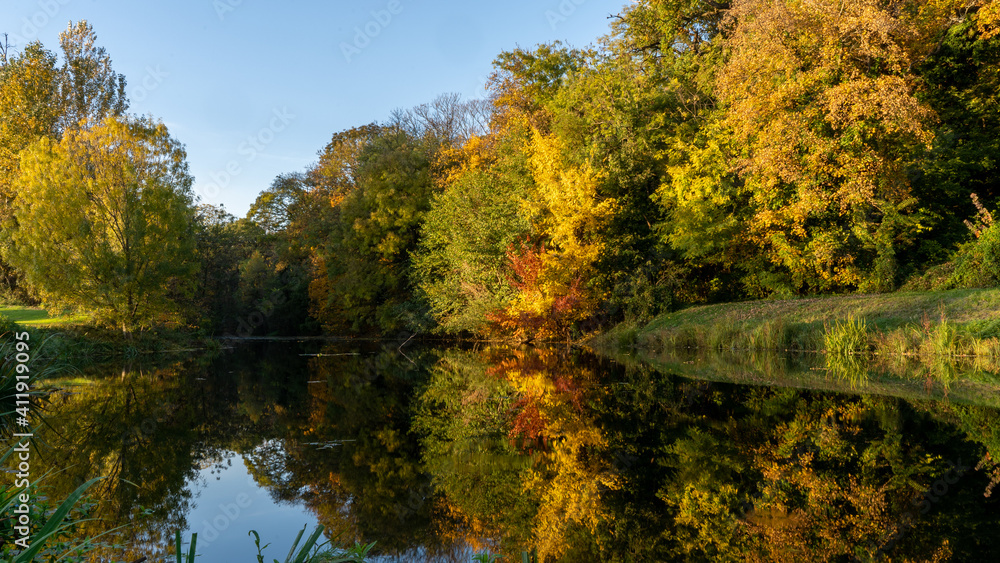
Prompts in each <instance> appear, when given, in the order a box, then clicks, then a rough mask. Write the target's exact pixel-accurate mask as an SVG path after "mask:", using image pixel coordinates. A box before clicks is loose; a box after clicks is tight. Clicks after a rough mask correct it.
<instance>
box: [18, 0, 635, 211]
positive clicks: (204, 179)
mask: <svg viewBox="0 0 1000 563" xmlns="http://www.w3.org/2000/svg"><path fill="white" fill-rule="evenodd" d="M625 3H626V0H506V1H492V2H481V1H475V0H471V1H466V2H457V1H451V0H449V1H441V2H429V1H426V0H424V1H417V0H370V1H369V0H351V1H349V0H291V1H287V2H279V1H277V0H172V1H165V0H146V1H135V0H132V1H124V0H3V2H0V33H4V32H6V33H8V34H9V35H10V38H11V42H12V43H16V44H17V45H16V46H15V47H18V48H19V47H23V45H24V42H26V41H30V40H33V39H39V40H41V41H42V43H43V44H44V45H45V46H46V47H47V48H48V49H50V50H52V51H53V52H56V53H58V52H59V42H58V35H59V32H61V31H63V30H64V29H66V26H67V24H68V22H70V21H77V20H81V19H86V20H88V21H89V22H90V23H91V24H92V25H93V27H94V31H95V32H96V34H97V38H98V44H99V45H100V46H103V47H105V49H106V50H107V52H108V54H109V55H110V56H111V59H112V61H113V63H114V67H115V70H116V71H117V72H120V73H123V74H125V76H126V78H127V79H128V94H129V98H130V100H131V108H130V111H131V112H132V113H138V114H144V115H145V114H149V115H152V116H153V117H156V118H159V119H161V120H163V121H164V122H165V123H166V124H167V126H168V127H169V129H170V131H171V134H172V135H173V136H174V137H176V138H177V139H178V140H180V141H181V142H182V143H184V144H185V146H186V148H187V153H188V162H189V164H190V166H191V173H192V174H193V175H194V177H195V191H196V193H198V195H199V196H200V198H201V200H202V201H203V202H205V203H212V204H216V205H218V204H223V205H225V207H226V209H227V210H228V211H229V212H230V213H233V214H234V215H237V216H242V215H244V214H245V213H246V211H247V209H248V208H249V206H250V204H251V203H252V202H253V200H254V199H255V198H256V196H257V194H258V193H260V191H261V190H263V189H265V188H267V187H268V186H269V185H270V183H271V180H273V179H274V177H275V176H277V175H278V174H281V173H285V172H294V171H299V170H303V169H304V168H305V167H306V166H308V165H309V164H310V163H312V162H314V161H315V159H316V153H317V152H318V151H319V150H320V149H322V148H323V147H324V146H325V145H326V143H327V142H328V141H329V139H330V137H331V136H332V135H333V134H334V133H335V132H337V131H341V130H344V129H348V128H350V127H354V126H357V125H363V124H366V123H371V122H373V121H382V120H385V119H386V118H388V117H389V114H390V112H391V111H392V110H393V109H396V108H409V107H413V106H415V105H418V104H421V103H424V102H429V101H431V100H432V99H433V98H434V97H436V96H437V95H439V94H442V93H446V92H457V93H460V94H462V95H463V97H465V98H470V97H481V96H482V94H483V85H484V83H485V81H486V78H487V76H488V75H489V73H490V70H491V63H492V61H493V59H494V58H495V57H496V55H497V54H499V53H500V52H502V51H504V50H510V49H513V48H515V47H523V48H531V47H534V46H535V45H537V44H539V43H546V42H550V41H553V40H562V41H563V42H565V43H568V44H569V45H571V46H573V47H584V46H587V45H589V44H592V43H594V42H596V40H597V38H598V37H600V36H602V35H605V34H606V33H607V32H608V25H609V23H610V22H609V20H608V16H609V15H611V14H617V13H619V12H620V11H621V9H622V6H623V5H624V4H625Z"/></svg>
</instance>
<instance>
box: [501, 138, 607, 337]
mask: <svg viewBox="0 0 1000 563" xmlns="http://www.w3.org/2000/svg"><path fill="white" fill-rule="evenodd" d="M528 150H529V155H530V156H529V162H530V167H531V174H532V178H533V180H534V182H533V186H532V187H531V189H529V192H528V194H527V197H525V198H524V199H523V200H522V201H521V202H520V205H521V212H522V213H523V214H524V216H525V217H527V218H528V220H529V222H530V223H531V224H532V226H533V230H534V231H535V232H536V233H538V234H539V235H540V236H539V238H540V239H541V245H540V246H538V247H531V246H530V245H522V246H521V248H519V249H515V248H511V250H510V252H508V258H509V259H510V261H511V263H512V264H511V265H512V269H513V270H514V272H515V275H516V277H517V278H518V279H516V280H513V281H514V285H515V287H516V288H517V290H518V293H517V295H516V296H515V297H514V299H513V300H512V302H511V303H510V305H508V306H507V307H506V309H505V310H504V311H502V312H500V313H497V314H495V315H493V319H494V320H495V321H496V322H497V323H498V324H500V325H501V326H504V327H506V328H513V329H516V330H517V331H519V332H522V333H523V334H522V336H527V337H535V336H540V337H551V336H556V335H559V334H561V333H564V332H565V330H566V329H567V328H568V327H569V326H570V325H571V324H572V323H573V322H575V321H579V320H582V319H585V318H587V317H588V316H590V315H591V314H592V313H593V310H594V307H595V306H596V297H597V296H595V295H592V292H591V291H590V289H589V288H588V283H587V282H588V281H589V280H590V278H591V277H592V276H593V273H594V272H593V267H594V264H595V262H596V261H597V259H598V257H599V256H600V254H601V250H602V249H603V242H602V241H601V239H600V236H599V229H600V227H601V225H602V224H603V223H604V222H605V221H607V220H608V218H609V217H610V216H611V214H612V212H613V211H614V208H615V202H614V200H613V199H607V198H601V197H599V195H598V193H597V190H598V183H599V178H600V176H599V172H598V171H597V170H595V169H593V168H592V167H591V166H590V165H589V164H588V163H586V162H584V163H574V162H571V161H570V159H569V158H568V157H567V155H566V149H565V146H564V144H563V142H562V141H561V140H560V139H559V138H558V137H556V136H555V135H546V134H543V133H541V132H539V131H538V130H537V129H533V130H532V135H531V141H530V146H529V147H528Z"/></svg>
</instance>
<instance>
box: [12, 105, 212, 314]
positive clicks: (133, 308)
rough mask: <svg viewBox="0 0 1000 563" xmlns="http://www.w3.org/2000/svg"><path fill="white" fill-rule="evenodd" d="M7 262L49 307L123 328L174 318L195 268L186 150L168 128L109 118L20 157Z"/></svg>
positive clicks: (138, 120) (45, 141)
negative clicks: (79, 312) (77, 312)
mask: <svg viewBox="0 0 1000 563" xmlns="http://www.w3.org/2000/svg"><path fill="white" fill-rule="evenodd" d="M20 170H21V172H20V175H19V177H18V179H17V181H16V185H15V187H16V189H17V190H18V197H17V199H16V200H15V202H14V206H13V214H14V217H15V219H16V221H17V227H16V229H15V230H14V231H13V233H12V234H11V236H10V240H9V241H7V243H6V244H5V248H4V249H3V250H4V257H5V259H7V260H9V261H10V263H11V264H13V265H14V266H15V267H16V268H17V269H18V270H19V271H21V272H23V273H24V276H25V278H26V279H27V280H28V282H29V284H30V285H31V286H32V287H34V288H37V290H38V292H39V294H40V296H41V297H42V299H43V300H44V301H45V302H47V303H49V304H51V305H53V306H64V307H65V306H68V307H73V308H77V309H82V310H85V311H90V312H92V313H93V314H94V315H95V317H96V318H97V319H98V320H100V321H104V322H106V323H107V324H109V325H111V326H117V327H121V328H122V329H123V331H125V332H131V331H132V330H134V329H136V328H142V327H145V326H149V324H150V323H152V322H154V321H155V320H157V319H160V318H163V317H165V316H169V315H170V314H171V313H173V312H176V305H175V304H174V303H173V299H172V298H173V297H174V296H176V295H179V294H180V293H181V292H182V290H183V288H184V287H185V285H186V281H185V280H186V279H188V278H189V277H190V274H191V273H192V272H193V270H194V269H195V268H196V264H195V263H194V262H193V261H192V256H193V237H192V232H193V231H192V223H193V221H194V211H193V207H192V196H191V177H190V175H188V172H187V163H186V161H185V153H184V150H183V148H182V147H181V145H180V144H179V143H178V142H177V141H175V140H174V139H172V138H171V137H170V135H169V134H168V132H167V128H166V126H164V125H163V124H162V123H156V122H153V121H150V120H148V119H142V118H131V119H121V118H107V119H105V120H104V121H103V122H101V123H100V124H95V125H93V126H90V127H85V128H81V129H72V130H68V131H66V133H65V134H64V136H63V138H62V140H61V141H58V142H55V141H52V140H50V139H48V138H43V139H41V140H40V141H38V142H37V143H35V144H34V145H32V146H31V147H29V148H28V149H26V150H25V151H24V152H23V153H22V156H21V162H20Z"/></svg>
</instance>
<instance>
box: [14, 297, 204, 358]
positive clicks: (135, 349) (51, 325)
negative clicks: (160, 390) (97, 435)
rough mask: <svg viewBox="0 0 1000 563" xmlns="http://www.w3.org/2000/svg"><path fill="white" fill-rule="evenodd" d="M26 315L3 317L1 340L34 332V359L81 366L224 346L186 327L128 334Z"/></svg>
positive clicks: (72, 320)
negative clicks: (22, 333)
mask: <svg viewBox="0 0 1000 563" xmlns="http://www.w3.org/2000/svg"><path fill="white" fill-rule="evenodd" d="M21 310H24V309H21ZM28 311H31V310H30V309H28ZM26 316H27V317H28V318H27V319H26V320H25V319H23V317H22V318H21V319H20V320H16V321H15V320H12V318H11V317H9V316H6V315H4V316H0V341H7V340H9V339H10V336H11V334H13V333H15V332H21V331H26V332H28V334H29V335H30V337H29V340H28V341H29V342H30V343H31V349H32V358H34V359H40V360H46V361H55V362H57V363H59V364H60V365H64V366H72V367H74V368H78V369H82V368H84V367H88V366H92V365H95V364H102V363H104V362H109V361H120V360H123V359H124V360H131V359H133V358H137V357H139V356H141V355H147V354H155V353H167V352H180V353H187V352H193V351H196V350H206V349H208V350H217V349H219V348H220V347H221V345H220V344H219V342H218V341H217V340H215V339H213V338H210V337H208V336H205V335H204V334H202V333H201V332H199V331H197V330H192V329H188V328H183V327H181V328H165V327H161V328H157V329H155V330H146V331H142V332H137V333H133V334H131V335H130V336H128V337H126V336H125V335H123V334H122V333H121V331H117V330H110V329H107V328H102V327H97V326H93V325H88V324H85V323H84V321H83V320H82V319H78V318H77V317H72V316H66V317H47V318H45V319H40V318H39V317H38V315H37V313H31V314H29V315H26ZM45 321H50V322H45Z"/></svg>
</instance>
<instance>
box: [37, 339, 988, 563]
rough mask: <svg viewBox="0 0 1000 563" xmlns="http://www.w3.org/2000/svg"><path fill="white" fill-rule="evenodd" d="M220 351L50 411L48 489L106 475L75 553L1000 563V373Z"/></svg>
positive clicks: (99, 377) (514, 352) (491, 352)
mask: <svg viewBox="0 0 1000 563" xmlns="http://www.w3.org/2000/svg"><path fill="white" fill-rule="evenodd" d="M227 346H231V347H230V348H228V349H226V350H223V351H222V352H219V353H211V354H201V353H195V352H192V353H190V354H191V355H186V356H179V357H169V358H140V359H139V360H136V361H135V362H133V363H131V364H128V365H124V366H121V365H118V366H109V367H105V368H102V369H101V370H98V371H97V372H95V373H92V374H88V378H87V380H88V382H86V383H80V384H78V385H74V386H71V387H67V388H66V389H65V390H64V391H62V392H60V393H58V394H56V395H54V396H53V397H52V400H51V402H50V404H49V406H48V409H47V421H48V423H49V425H50V428H49V429H48V430H47V431H46V434H45V441H46V443H47V446H46V447H44V448H42V449H43V453H44V455H43V456H42V459H43V461H42V462H40V463H44V464H46V465H47V467H48V468H50V469H54V470H60V472H59V473H56V474H53V475H51V476H50V477H48V478H47V479H46V483H47V485H48V487H49V493H50V494H52V495H53V496H54V497H55V498H60V497H59V495H66V494H68V493H69V492H70V491H72V490H73V489H74V488H75V487H76V486H77V485H79V484H80V483H83V482H85V481H86V480H87V479H89V478H91V477H94V476H106V477H107V478H106V479H105V480H104V481H102V482H101V483H100V484H99V485H97V486H96V487H95V488H93V489H92V490H91V493H92V497H93V504H92V505H91V506H90V513H91V516H93V517H95V518H97V520H93V521H90V522H85V523H83V524H81V526H80V529H79V530H77V534H78V535H79V536H81V537H82V536H87V535H89V536H94V535H96V534H98V533H101V532H102V531H105V530H108V529H112V528H116V527H119V526H120V528H118V529H117V530H115V531H114V532H112V533H111V534H110V535H108V536H104V537H102V538H101V539H100V540H99V541H103V542H104V543H105V544H107V545H106V546H105V547H103V548H101V549H99V550H98V551H97V552H95V554H96V555H95V556H94V560H105V561H110V560H115V561H134V560H137V559H139V558H140V557H141V556H146V557H148V558H149V559H148V560H149V561H166V560H167V558H166V554H168V553H170V554H172V553H173V537H174V533H175V532H176V531H177V530H182V531H183V536H184V538H185V542H187V541H189V539H190V537H191V534H192V533H197V534H198V543H197V552H198V553H199V555H200V556H201V557H200V558H199V561H203V562H211V563H226V562H233V563H242V562H247V563H252V562H255V561H256V560H257V559H256V555H257V548H256V546H255V545H254V538H253V537H252V536H250V535H248V534H249V531H250V530H255V531H257V532H258V533H259V534H260V538H261V541H260V544H261V545H262V546H263V545H265V544H270V546H269V547H267V548H266V549H265V550H264V555H265V561H271V560H272V559H279V560H284V557H285V555H286V554H287V553H288V549H289V547H291V544H292V542H293V541H294V539H295V536H296V534H297V533H298V532H299V530H301V529H303V527H305V528H307V530H306V535H308V533H309V532H310V531H312V529H313V528H314V527H315V526H316V525H317V524H322V525H323V526H324V527H325V529H326V532H325V537H326V539H332V540H334V541H335V543H337V544H339V545H353V544H354V543H355V542H360V543H363V544H368V543H371V542H376V543H375V547H374V549H373V550H372V554H373V557H372V558H371V559H370V560H371V561H464V562H467V561H470V560H471V558H472V556H473V555H474V554H476V553H481V552H483V551H486V550H489V551H490V552H491V553H500V554H504V555H505V556H506V557H505V558H504V559H501V560H500V561H501V562H504V561H508V562H509V561H515V560H516V561H520V560H521V553H522V552H523V551H534V552H536V553H537V554H538V560H539V561H582V562H584V561H585V562H590V561H854V560H861V561H867V560H877V559H891V560H910V561H949V560H950V561H998V560H1000V542H998V541H996V537H997V534H998V533H1000V502H998V497H1000V490H994V488H993V487H994V485H995V484H996V483H997V482H998V481H1000V465H998V464H997V462H996V461H995V460H996V459H998V456H1000V411H998V410H997V408H996V403H997V400H998V394H997V391H996V389H997V387H996V386H995V385H993V384H992V382H993V381H995V375H994V374H990V373H985V374H982V377H980V378H979V379H978V380H977V381H976V383H975V384H969V385H966V384H963V383H961V382H960V381H957V380H956V381H955V382H953V384H951V385H935V384H934V382H933V381H931V382H929V383H924V382H923V381H922V380H919V379H914V381H917V383H913V382H910V383H907V382H906V381H902V380H901V381H897V382H893V381H891V380H890V381H888V382H886V381H883V380H881V379H880V380H877V381H876V380H872V381H870V382H865V381H860V380H859V378H858V377H857V375H856V374H855V375H854V376H852V377H851V378H847V379H845V378H844V377H839V378H838V376H837V375H836V374H835V373H833V371H831V370H830V369H825V368H817V367H816V366H815V365H813V364H815V362H819V361H822V360H821V359H816V358H813V359H803V358H794V357H768V358H761V357H754V358H753V361H749V360H747V359H746V358H743V359H738V358H733V357H729V358H705V357H692V358H681V359H675V361H673V362H667V361H664V362H661V363H659V364H657V368H656V369H654V368H651V367H648V366H647V365H646V364H641V363H638V362H629V361H626V362H625V363H623V364H619V363H615V362H612V361H610V360H606V359H600V358H597V357H595V356H593V355H591V354H588V353H586V352H583V351H581V350H577V349H567V348H544V349H537V348H531V349H512V348H505V347H496V346H479V347H467V348H455V347H452V348H433V347H426V346H424V347H421V346H414V345H411V346H408V347H406V348H399V343H398V342H397V343H391V344H378V343H371V342H319V341H254V342H232V343H230V344H227ZM810 362H813V364H810ZM733 366H737V367H736V368H734V367H733ZM862 379H863V378H862ZM903 379H905V378H903ZM834 380H836V381H834Z"/></svg>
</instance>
